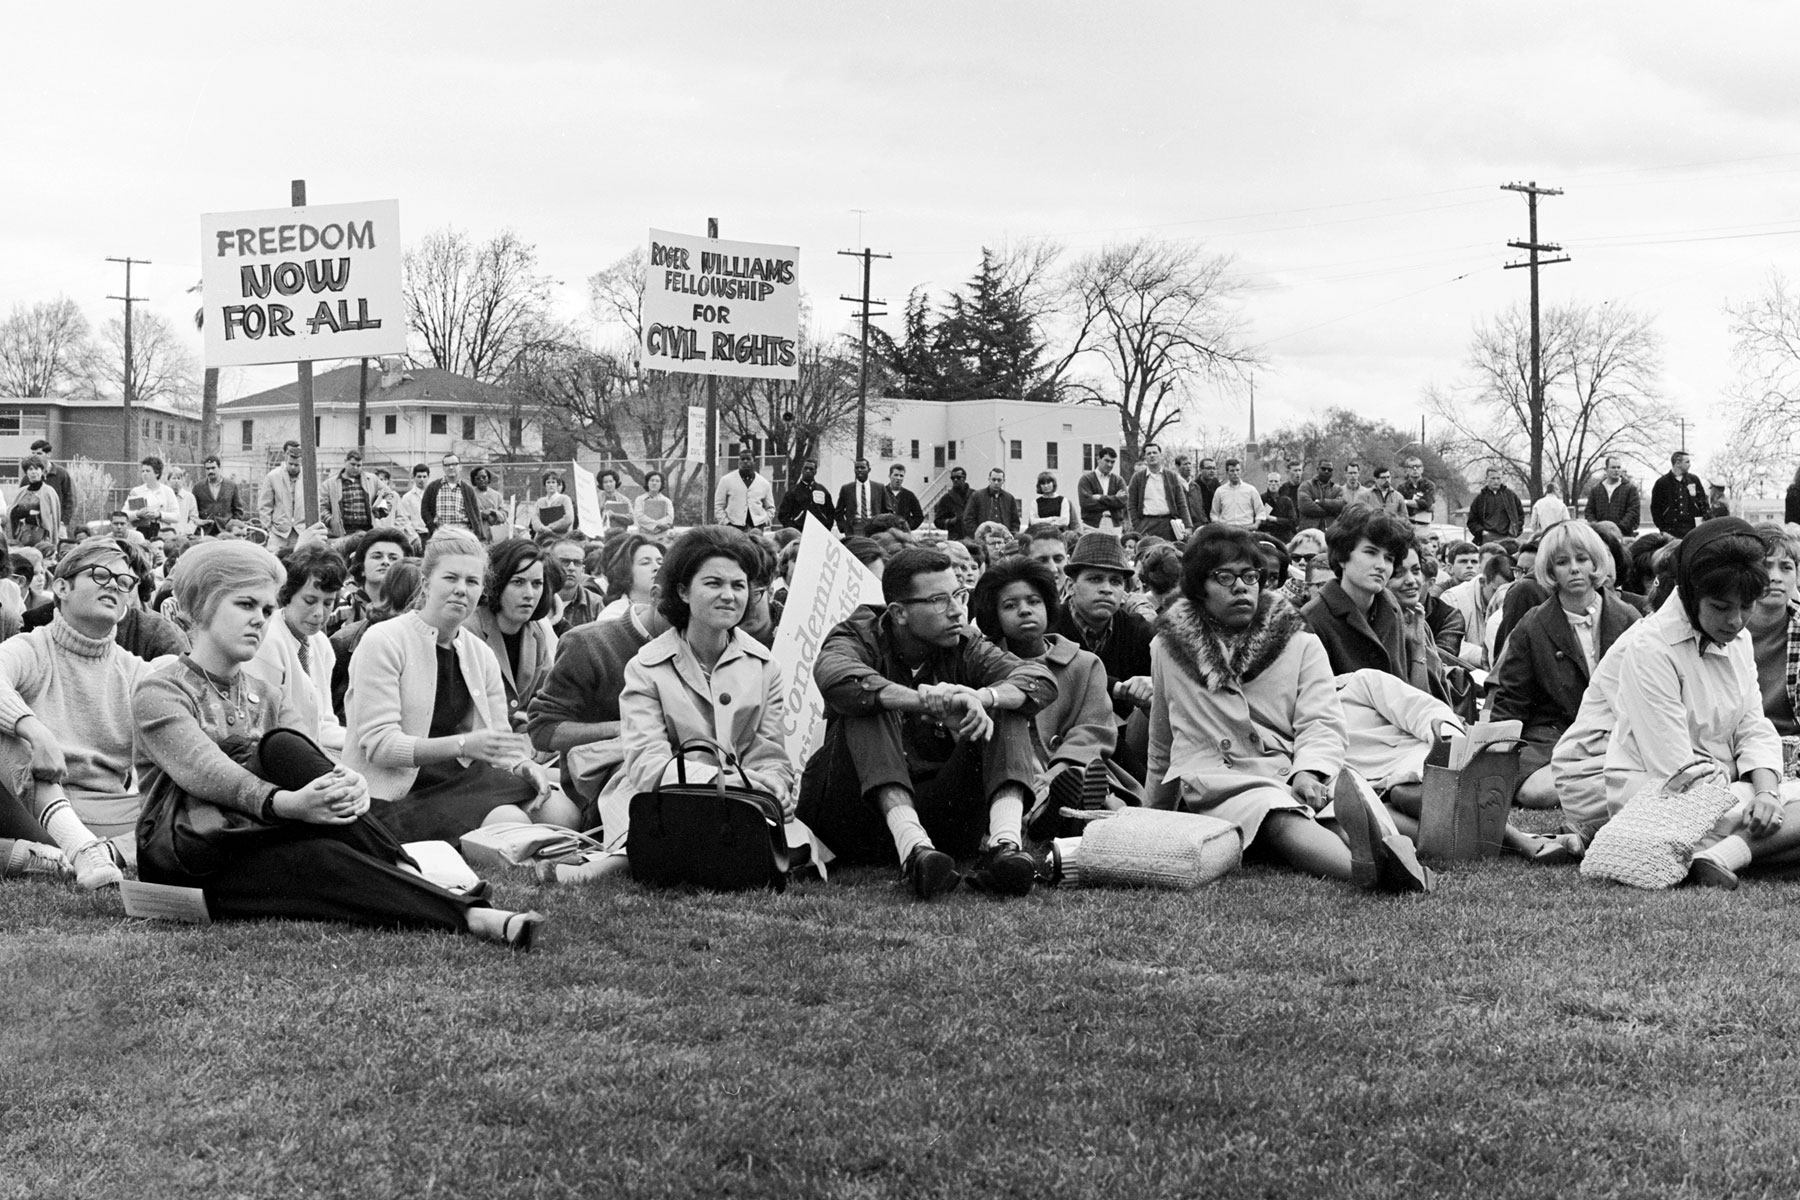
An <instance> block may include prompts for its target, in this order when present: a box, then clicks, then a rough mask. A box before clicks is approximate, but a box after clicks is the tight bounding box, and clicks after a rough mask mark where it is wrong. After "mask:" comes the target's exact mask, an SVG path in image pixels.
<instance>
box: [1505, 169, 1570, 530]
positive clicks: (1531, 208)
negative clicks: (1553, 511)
mask: <svg viewBox="0 0 1800 1200" xmlns="http://www.w3.org/2000/svg"><path fill="white" fill-rule="evenodd" d="M1500 190H1501V191H1503V192H1524V193H1525V207H1526V209H1527V211H1528V212H1529V214H1530V220H1531V233H1530V236H1529V237H1528V238H1527V240H1525V241H1523V242H1508V243H1506V244H1507V245H1508V246H1511V247H1512V248H1513V249H1515V250H1524V251H1525V252H1526V253H1527V254H1529V255H1530V257H1529V258H1528V259H1526V261H1524V262H1522V263H1507V264H1506V269H1507V270H1508V271H1510V270H1512V269H1513V268H1515V267H1530V268H1531V404H1530V409H1531V498H1532V499H1533V500H1536V499H1537V498H1538V497H1540V496H1542V495H1543V494H1544V351H1543V342H1542V338H1541V335H1540V332H1539V326H1538V268H1539V267H1547V266H1550V265H1551V264H1553V263H1564V262H1568V261H1569V256H1568V255H1566V254H1563V255H1562V257H1561V258H1542V259H1541V258H1539V257H1538V255H1539V254H1562V247H1561V246H1559V245H1557V244H1556V243H1554V242H1539V241H1538V224H1537V202H1538V197H1539V196H1560V195H1562V194H1563V192H1562V189H1561V188H1541V187H1539V186H1538V185H1537V181H1536V180H1535V179H1534V180H1532V181H1531V182H1530V183H1503V184H1501V185H1500Z"/></svg>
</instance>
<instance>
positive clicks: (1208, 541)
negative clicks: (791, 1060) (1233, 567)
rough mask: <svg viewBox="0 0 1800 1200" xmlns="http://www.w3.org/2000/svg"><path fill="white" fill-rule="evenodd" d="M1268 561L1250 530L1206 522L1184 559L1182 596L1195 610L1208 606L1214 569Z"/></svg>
mask: <svg viewBox="0 0 1800 1200" xmlns="http://www.w3.org/2000/svg"><path fill="white" fill-rule="evenodd" d="M1266 561H1267V560H1266V559H1265V557H1264V555H1263V548H1262V544H1261V543H1260V542H1259V541H1258V540H1257V537H1256V535H1255V534H1254V533H1251V532H1250V531H1249V530H1248V529H1237V528H1234V527H1232V526H1230V525H1205V526H1202V527H1201V528H1200V529H1199V530H1198V531H1197V532H1196V533H1195V534H1194V540H1193V541H1191V542H1189V543H1188V548H1187V552H1186V553H1185V554H1183V555H1182V559H1181V598H1182V599H1183V600H1186V601H1187V602H1188V603H1189V604H1191V605H1193V606H1194V609H1195V611H1197V612H1198V611H1200V610H1203V609H1204V608H1205V607H1206V581H1207V578H1208V577H1209V576H1211V575H1212V573H1213V572H1214V571H1217V570H1218V569H1219V568H1220V567H1225V566H1229V565H1230V564H1232V563H1249V564H1250V565H1252V566H1256V567H1261V566H1263V565H1264V563H1265V562H1266Z"/></svg>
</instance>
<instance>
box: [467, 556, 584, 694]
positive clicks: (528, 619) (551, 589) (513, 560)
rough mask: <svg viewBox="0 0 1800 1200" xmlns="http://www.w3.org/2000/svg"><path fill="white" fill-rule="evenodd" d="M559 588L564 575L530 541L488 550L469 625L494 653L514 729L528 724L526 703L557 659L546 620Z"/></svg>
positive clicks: (552, 634) (535, 692)
mask: <svg viewBox="0 0 1800 1200" xmlns="http://www.w3.org/2000/svg"><path fill="white" fill-rule="evenodd" d="M560 586H562V572H561V571H560V570H559V569H558V568H557V566H556V564H555V563H554V562H552V561H550V558H549V556H548V555H547V554H546V553H545V552H544V549H543V547H542V546H539V545H538V544H537V543H536V542H534V541H532V540H531V539H530V538H507V539H506V540H505V541H504V542H500V543H498V544H497V545H495V546H494V547H493V548H492V549H491V550H489V551H488V577H487V583H486V584H485V586H484V589H483V590H484V592H485V594H484V595H483V596H482V598H481V604H480V605H479V606H478V607H477V608H476V609H475V620H474V621H473V622H471V623H470V624H471V626H472V628H473V629H474V631H475V633H476V634H477V635H478V636H480V638H481V640H482V641H484V642H486V643H487V647H488V649H489V650H492V651H493V652H494V660H495V661H496V662H497V663H498V664H499V666H500V681H501V682H502V683H503V684H505V685H506V711H507V717H508V719H509V720H510V721H511V722H512V723H513V724H514V725H518V724H520V723H522V722H523V721H524V713H525V707H526V705H528V704H530V703H531V698H532V697H533V696H534V695H536V694H537V690H538V686H539V685H540V684H541V683H542V682H543V680H544V676H545V675H547V674H549V672H550V663H551V662H552V660H554V659H555V658H556V635H555V634H554V633H552V632H551V631H550V622H549V621H548V620H546V619H545V618H547V617H548V616H549V615H550V601H551V597H553V596H554V595H555V594H556V589H557V588H558V587H560Z"/></svg>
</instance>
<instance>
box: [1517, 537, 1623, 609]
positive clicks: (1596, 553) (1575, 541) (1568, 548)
mask: <svg viewBox="0 0 1800 1200" xmlns="http://www.w3.org/2000/svg"><path fill="white" fill-rule="evenodd" d="M1575 550H1580V551H1582V552H1583V553H1584V554H1586V555H1587V556H1588V561H1589V562H1592V563H1593V564H1594V587H1595V588H1596V589H1598V588H1599V587H1600V586H1601V585H1602V584H1603V583H1611V582H1613V556H1612V551H1611V550H1608V549H1607V548H1606V539H1605V538H1602V537H1601V536H1600V535H1599V534H1598V533H1596V532H1595V531H1594V527H1593V526H1592V525H1589V524H1588V523H1587V522H1586V521H1581V520H1576V519H1570V520H1567V521H1558V522H1557V523H1556V524H1554V525H1552V526H1551V527H1550V528H1549V529H1546V530H1545V531H1544V536H1543V537H1542V538H1539V539H1538V542H1537V561H1536V562H1534V563H1532V564H1531V573H1532V575H1533V576H1534V577H1536V579H1537V581H1538V582H1539V583H1540V584H1542V585H1543V587H1544V590H1545V591H1547V592H1549V593H1550V594H1551V595H1555V594H1556V584H1555V583H1554V582H1552V580H1551V578H1550V568H1551V565H1552V564H1553V563H1554V562H1555V561H1556V557H1557V555H1559V554H1566V553H1570V552H1572V551H1575ZM1523 552H1524V551H1523V549H1522V548H1521V550H1520V553H1523Z"/></svg>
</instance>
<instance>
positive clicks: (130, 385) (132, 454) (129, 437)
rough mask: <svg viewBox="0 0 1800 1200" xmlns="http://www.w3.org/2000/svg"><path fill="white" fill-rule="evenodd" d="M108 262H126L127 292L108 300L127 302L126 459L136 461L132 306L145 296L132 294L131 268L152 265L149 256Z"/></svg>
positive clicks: (135, 371) (111, 259)
mask: <svg viewBox="0 0 1800 1200" xmlns="http://www.w3.org/2000/svg"><path fill="white" fill-rule="evenodd" d="M106 261H107V262H116V263H124V264H125V294H124V295H123V296H108V297H107V299H108V300H123V301H124V302H125V374H124V376H123V378H124V381H125V389H124V391H125V395H124V403H125V461H126V462H127V463H135V462H137V460H138V440H137V420H136V419H135V418H134V417H133V416H132V415H131V404H132V401H134V400H136V399H137V360H136V359H134V358H132V356H131V306H132V305H133V304H142V303H143V302H144V297H142V296H134V295H132V294H131V268H132V266H133V265H134V264H135V265H136V266H140V267H147V266H149V265H150V260H149V259H147V258H108V259H107V260H106Z"/></svg>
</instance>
